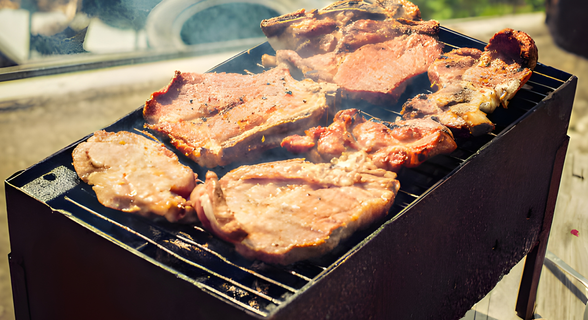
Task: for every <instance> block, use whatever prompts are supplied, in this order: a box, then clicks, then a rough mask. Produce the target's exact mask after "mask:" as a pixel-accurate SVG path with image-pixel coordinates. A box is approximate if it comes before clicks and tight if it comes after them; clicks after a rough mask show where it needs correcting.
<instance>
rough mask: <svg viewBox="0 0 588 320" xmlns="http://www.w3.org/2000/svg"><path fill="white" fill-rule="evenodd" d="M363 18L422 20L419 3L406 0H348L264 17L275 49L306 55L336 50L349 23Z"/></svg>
mask: <svg viewBox="0 0 588 320" xmlns="http://www.w3.org/2000/svg"><path fill="white" fill-rule="evenodd" d="M361 19H368V20H391V19H399V20H403V21H404V20H411V21H420V20H421V14H420V10H419V8H418V7H417V6H416V5H414V4H413V3H411V2H409V1H406V0H381V1H375V2H373V3H372V2H365V1H355V0H346V1H337V2H335V3H333V4H332V5H329V6H327V7H326V8H323V9H320V10H316V9H314V10H310V11H306V10H305V9H300V10H298V11H295V12H292V13H288V14H285V15H282V16H279V17H275V18H271V19H267V20H263V21H262V22H261V30H262V31H263V33H264V34H265V35H266V37H267V39H268V42H269V43H270V44H271V46H272V47H273V48H274V50H276V51H277V50H294V51H296V52H297V53H298V54H299V55H300V56H301V57H304V58H306V57H309V56H312V55H315V54H322V53H327V52H331V51H333V50H334V49H335V48H336V47H337V46H338V42H339V39H340V38H341V37H342V36H343V32H342V30H343V29H344V28H345V26H347V25H348V24H350V23H352V22H354V21H357V20H361Z"/></svg>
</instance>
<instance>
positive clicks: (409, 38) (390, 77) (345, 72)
mask: <svg viewBox="0 0 588 320" xmlns="http://www.w3.org/2000/svg"><path fill="white" fill-rule="evenodd" d="M442 49H443V45H442V44H441V43H440V42H438V41H437V40H436V39H435V38H433V37H431V36H428V35H422V34H412V35H402V36H399V37H396V38H393V39H392V40H389V41H385V42H382V43H375V44H368V45H364V46H362V47H361V48H359V49H357V50H356V51H354V52H352V53H349V54H347V56H346V57H345V58H344V59H343V61H342V62H341V64H340V65H339V68H338V70H337V74H335V76H334V77H333V82H334V83H336V84H337V85H339V86H340V87H341V88H342V89H343V90H344V91H343V92H344V93H345V94H346V96H347V97H349V98H352V99H364V100H367V101H369V102H371V103H374V104H385V103H395V102H396V101H397V100H398V98H399V97H400V95H401V94H402V93H403V92H404V89H405V88H406V86H407V84H408V83H409V82H410V80H411V79H413V78H414V77H415V76H417V75H419V74H422V73H425V72H426V71H427V69H428V67H429V65H430V64H431V63H432V62H433V61H435V59H436V58H437V57H438V56H439V55H440V54H441V52H442Z"/></svg>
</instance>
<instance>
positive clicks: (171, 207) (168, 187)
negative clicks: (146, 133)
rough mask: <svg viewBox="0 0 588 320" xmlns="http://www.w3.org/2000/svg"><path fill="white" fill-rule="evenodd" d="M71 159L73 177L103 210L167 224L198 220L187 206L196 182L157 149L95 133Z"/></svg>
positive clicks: (130, 136) (138, 139) (132, 138)
mask: <svg viewBox="0 0 588 320" xmlns="http://www.w3.org/2000/svg"><path fill="white" fill-rule="evenodd" d="M72 156H73V165H74V168H75V170H76V172H77V174H78V176H79V177H80V178H81V179H82V180H83V181H84V182H86V183H88V184H90V185H92V186H93V187H92V189H93V190H94V191H95V192H96V197H97V198H98V201H99V202H100V203H101V204H103V205H104V206H106V207H109V208H112V209H116V210H121V211H124V212H131V213H135V214H138V215H141V216H144V217H147V218H160V217H163V218H165V219H167V220H168V221H170V222H181V223H191V222H195V221H197V220H198V218H197V216H196V212H195V210H194V208H193V207H192V206H191V205H190V204H189V202H188V198H189V196H190V193H191V192H192V190H193V189H194V187H195V186H196V178H197V176H196V174H195V173H194V172H193V171H192V169H190V168H188V167H186V166H184V165H182V164H180V163H179V161H178V157H177V156H176V155H175V154H174V153H173V152H171V151H170V150H168V149H166V148H165V147H164V146H163V145H162V144H161V143H158V142H155V141H153V140H150V139H147V138H145V137H143V136H140V135H137V134H134V133H131V132H126V131H121V132H106V131H97V132H95V133H94V135H93V136H92V137H90V138H89V139H88V140H87V141H86V142H82V143H80V144H79V145H78V146H77V147H76V148H75V149H74V151H73V154H72Z"/></svg>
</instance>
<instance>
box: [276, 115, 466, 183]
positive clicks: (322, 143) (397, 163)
mask: <svg viewBox="0 0 588 320" xmlns="http://www.w3.org/2000/svg"><path fill="white" fill-rule="evenodd" d="M281 145H282V147H284V148H286V149H287V150H289V151H290V152H293V153H306V154H308V157H309V158H310V159H311V160H313V161H316V162H328V161H330V159H332V158H334V157H338V156H339V155H341V154H342V153H343V152H348V151H353V150H361V151H365V152H367V153H368V156H369V157H370V158H371V159H372V161H373V162H374V164H375V165H376V166H377V167H379V168H383V169H386V170H391V171H398V170H400V168H401V167H416V166H418V165H420V164H421V163H423V162H424V161H426V160H427V159H429V158H432V157H434V156H436V155H438V154H447V153H451V152H452V151H453V150H455V148H457V145H456V144H455V141H454V140H453V136H452V134H451V132H450V131H449V130H448V129H447V128H446V127H444V126H442V125H440V124H439V123H437V122H435V121H433V120H431V119H430V118H429V119H416V120H404V121H396V122H392V123H379V122H375V121H367V120H366V119H365V118H364V117H363V116H362V115H361V112H360V111H359V110H356V109H348V110H342V111H339V112H338V113H337V114H336V115H335V119H334V120H333V123H332V124H331V125H329V126H328V127H326V128H323V127H315V128H311V129H308V130H306V135H305V136H299V135H293V136H289V137H286V138H285V139H284V140H283V141H282V144H281Z"/></svg>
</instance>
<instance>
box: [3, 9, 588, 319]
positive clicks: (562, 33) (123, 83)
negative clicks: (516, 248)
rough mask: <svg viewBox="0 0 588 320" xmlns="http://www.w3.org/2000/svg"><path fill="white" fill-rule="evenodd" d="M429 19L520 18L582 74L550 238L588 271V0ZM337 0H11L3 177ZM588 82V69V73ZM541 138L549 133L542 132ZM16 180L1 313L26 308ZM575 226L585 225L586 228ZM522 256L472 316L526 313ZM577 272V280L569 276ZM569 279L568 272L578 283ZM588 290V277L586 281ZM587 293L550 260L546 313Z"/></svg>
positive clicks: (487, 27)
mask: <svg viewBox="0 0 588 320" xmlns="http://www.w3.org/2000/svg"><path fill="white" fill-rule="evenodd" d="M413 2H414V3H415V4H417V5H418V6H419V8H420V9H421V12H422V16H423V19H436V20H439V21H441V24H442V25H443V26H446V27H449V28H451V29H454V30H457V31H458V32H461V33H464V34H467V35H469V36H471V37H473V38H477V39H480V40H483V41H488V39H489V38H490V37H491V36H492V35H493V34H494V33H495V32H497V31H499V30H501V29H503V28H505V27H511V28H513V29H517V30H522V31H525V32H527V33H528V34H530V35H531V36H532V37H533V38H534V39H535V41H536V43H537V46H538V48H539V61H540V62H541V63H543V64H546V65H549V66H553V67H555V68H558V69H561V70H564V71H567V72H569V73H572V74H574V75H576V76H578V77H579V82H578V89H577V92H576V100H575V102H574V110H573V113H572V120H571V124H570V129H569V135H570V137H571V143H570V147H569V150H568V154H567V158H566V165H565V168H564V176H563V178H562V183H561V187H560V193H559V198H558V203H557V207H556V214H555V221H554V225H553V228H552V233H551V237H550V241H549V250H550V251H552V252H555V253H556V254H557V255H558V256H559V257H560V258H562V259H564V260H565V261H566V262H567V263H568V264H570V265H571V266H572V267H574V268H575V269H576V270H578V271H580V272H581V273H582V274H584V275H585V276H586V275H588V258H587V257H588V240H586V239H587V238H588V209H587V208H588V200H587V199H588V198H587V196H588V182H587V179H585V176H586V177H588V139H586V138H588V96H587V94H586V93H587V92H588V90H586V89H588V88H586V87H587V86H588V84H587V83H585V82H584V81H585V80H584V79H586V76H588V63H587V62H586V58H585V57H586V56H588V48H586V46H588V41H586V40H585V39H586V32H585V31H584V30H586V27H585V23H584V21H583V20H585V19H583V17H582V15H583V14H584V13H585V12H588V10H586V9H588V5H587V4H585V3H583V1H579V0H575V1H574V0H548V1H545V0H414V1H413ZM330 3H331V1H330V0H295V1H289V0H240V1H239V0H235V1H233V0H201V1H199V0H163V1H161V0H0V150H1V151H0V178H1V179H2V180H5V179H7V178H8V177H9V176H11V175H13V174H14V173H16V172H18V171H19V170H23V169H26V168H27V167H28V166H30V165H32V164H34V163H36V162H38V161H40V160H42V159H44V158H45V157H48V156H50V155H51V154H53V153H54V152H56V151H58V150H59V149H61V148H63V147H65V146H67V145H69V144H70V143H72V142H75V141H77V140H78V139H80V138H82V137H84V136H86V135H88V134H90V133H92V132H94V131H95V130H98V129H101V128H103V127H105V126H107V125H109V124H110V123H112V122H114V121H115V120H117V119H119V118H121V117H123V116H124V115H125V114H127V113H129V112H131V111H133V110H135V109H137V108H138V107H140V106H141V105H142V104H143V103H144V102H145V100H146V99H148V98H149V96H150V94H151V93H152V92H154V91H156V90H159V89H160V88H161V87H163V86H165V85H166V84H167V83H168V82H169V80H170V79H171V77H172V76H173V73H174V71H175V70H181V71H192V72H205V71H207V70H209V69H211V68H212V67H214V66H215V65H217V64H219V63H221V62H223V61H225V60H227V59H229V58H230V57H232V56H234V55H235V54H237V53H238V52H241V51H243V50H247V49H249V48H251V47H253V46H255V45H257V44H260V43H262V42H264V41H265V37H264V35H263V33H262V32H261V30H260V28H259V23H260V21H261V20H263V19H266V18H270V17H274V16H277V15H281V14H284V13H288V12H292V11H295V10H297V9H300V8H307V9H312V8H322V7H324V6H326V5H328V4H330ZM587 82H588V81H587ZM538 143H539V142H538ZM6 215H7V213H6V200H5V195H4V184H2V185H1V186H0V320H5V319H6V320H12V319H14V311H13V306H12V292H11V285H10V274H9V267H8V259H7V255H8V253H9V252H10V244H9V233H8V223H7V220H6ZM574 230H575V231H574ZM520 269H521V266H520V265H518V266H517V267H515V269H513V271H511V273H510V274H509V275H508V276H506V277H505V278H504V280H503V281H502V282H501V283H500V284H499V286H497V288H496V289H495V290H494V291H493V292H491V293H490V294H489V295H488V296H487V297H486V298H484V300H482V301H481V302H480V303H479V304H478V305H477V306H476V307H474V309H473V310H472V313H469V315H468V316H470V317H471V319H474V318H475V319H500V320H503V319H517V318H516V316H515V315H514V303H515V301H514V300H515V299H516V293H517V289H518V282H519V280H520ZM567 281H569V283H571V284H573V285H577V286H578V287H579V288H582V287H581V285H579V284H578V283H575V282H574V280H573V279H568V280H567ZM569 283H568V284H569ZM582 290H583V289H582ZM583 292H584V295H580V296H579V295H577V294H572V293H571V291H570V290H569V289H568V288H567V287H566V285H565V284H562V282H561V279H556V278H555V277H554V276H553V274H552V273H550V272H549V271H548V270H546V269H544V270H543V273H542V280H541V284H540V290H539V297H538V305H537V310H536V313H537V315H536V317H537V318H544V319H552V320H556V319H579V318H581V315H582V313H583V310H584V309H583V308H584V305H585V303H586V300H587V299H586V294H587V292H586V291H583Z"/></svg>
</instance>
